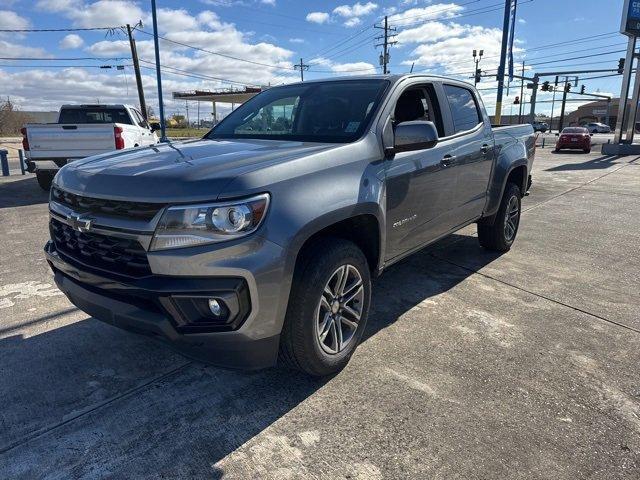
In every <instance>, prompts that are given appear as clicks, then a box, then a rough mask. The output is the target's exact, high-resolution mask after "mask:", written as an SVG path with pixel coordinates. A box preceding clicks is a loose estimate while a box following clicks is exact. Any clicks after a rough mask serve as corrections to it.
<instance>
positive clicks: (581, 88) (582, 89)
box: [580, 85, 585, 95]
mask: <svg viewBox="0 0 640 480" xmlns="http://www.w3.org/2000/svg"><path fill="white" fill-rule="evenodd" d="M584 89H585V87H584V85H582V87H580V93H581V94H582V95H584Z"/></svg>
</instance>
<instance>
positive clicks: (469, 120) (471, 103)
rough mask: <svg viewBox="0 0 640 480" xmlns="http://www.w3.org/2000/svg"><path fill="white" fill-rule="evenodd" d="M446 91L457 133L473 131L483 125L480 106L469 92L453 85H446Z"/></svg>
mask: <svg viewBox="0 0 640 480" xmlns="http://www.w3.org/2000/svg"><path fill="white" fill-rule="evenodd" d="M444 91H445V94H446V95H447V101H448V102H449V107H450V108H451V116H452V118H453V128H454V131H455V133H458V132H464V131H465V130H471V129H472V128H474V127H475V126H476V125H478V124H479V123H482V119H481V118H480V114H479V110H478V105H477V104H476V101H475V99H474V98H473V94H472V93H471V92H470V91H469V90H467V89H466V88H462V87H455V86H453V85H444Z"/></svg>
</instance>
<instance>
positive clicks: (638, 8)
mask: <svg viewBox="0 0 640 480" xmlns="http://www.w3.org/2000/svg"><path fill="white" fill-rule="evenodd" d="M620 33H622V34H623V35H628V36H638V35H640V1H638V0H625V2H624V10H623V11H622V25H621V26H620Z"/></svg>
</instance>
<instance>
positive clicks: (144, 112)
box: [127, 22, 149, 120]
mask: <svg viewBox="0 0 640 480" xmlns="http://www.w3.org/2000/svg"><path fill="white" fill-rule="evenodd" d="M141 24H142V22H138V25H141ZM136 26H137V25H136ZM127 35H129V45H130V46H131V59H132V60H133V71H134V72H135V74H136V85H137V86H138V100H139V101H140V113H142V116H143V117H144V119H145V120H149V119H148V118H147V103H146V102H145V101H144V89H143V88H142V75H140V62H139V61H138V49H137V48H136V41H135V40H134V39H133V34H132V30H131V25H129V24H128V23H127Z"/></svg>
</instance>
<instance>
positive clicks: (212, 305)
mask: <svg viewBox="0 0 640 480" xmlns="http://www.w3.org/2000/svg"><path fill="white" fill-rule="evenodd" d="M209 310H211V313H213V314H214V315H215V316H216V317H219V316H220V315H222V305H220V302H219V301H218V299H217V298H210V299H209Z"/></svg>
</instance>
